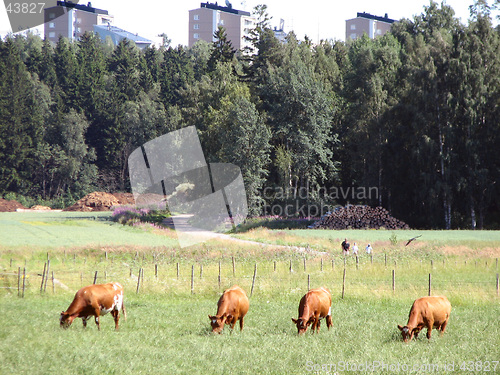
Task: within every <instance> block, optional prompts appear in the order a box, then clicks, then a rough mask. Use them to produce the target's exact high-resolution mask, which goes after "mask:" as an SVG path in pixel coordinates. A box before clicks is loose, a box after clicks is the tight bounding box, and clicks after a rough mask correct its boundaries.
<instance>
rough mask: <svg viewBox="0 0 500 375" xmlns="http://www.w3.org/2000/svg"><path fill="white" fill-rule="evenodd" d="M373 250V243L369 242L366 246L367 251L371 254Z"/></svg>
mask: <svg viewBox="0 0 500 375" xmlns="http://www.w3.org/2000/svg"><path fill="white" fill-rule="evenodd" d="M372 251H373V248H372V245H370V244H368V246H367V247H366V253H367V254H368V255H370V254H371V253H372Z"/></svg>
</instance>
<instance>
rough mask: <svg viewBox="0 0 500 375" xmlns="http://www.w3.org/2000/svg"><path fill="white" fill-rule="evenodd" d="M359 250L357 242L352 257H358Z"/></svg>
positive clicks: (353, 246) (353, 247)
mask: <svg viewBox="0 0 500 375" xmlns="http://www.w3.org/2000/svg"><path fill="white" fill-rule="evenodd" d="M358 250H359V249H358V245H356V242H354V245H352V256H357V255H358Z"/></svg>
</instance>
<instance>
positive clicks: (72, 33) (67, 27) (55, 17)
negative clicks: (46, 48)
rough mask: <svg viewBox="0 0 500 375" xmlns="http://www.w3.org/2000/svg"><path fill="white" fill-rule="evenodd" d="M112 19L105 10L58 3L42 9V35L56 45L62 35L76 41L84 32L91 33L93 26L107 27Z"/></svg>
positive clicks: (89, 4) (63, 2)
mask: <svg viewBox="0 0 500 375" xmlns="http://www.w3.org/2000/svg"><path fill="white" fill-rule="evenodd" d="M113 21H114V17H113V16H112V15H110V14H109V13H108V11H107V10H103V9H97V8H94V7H92V5H91V3H90V2H89V3H88V4H87V5H83V4H75V3H72V2H70V1H58V2H57V5H56V6H54V7H50V8H45V9H44V34H45V37H46V38H47V39H48V40H50V41H51V42H54V43H57V41H58V40H59V36H60V35H62V36H63V37H66V38H68V39H70V40H78V39H79V38H80V37H81V36H82V35H83V34H84V33H85V32H86V31H88V32H93V31H94V25H109V24H112V23H113Z"/></svg>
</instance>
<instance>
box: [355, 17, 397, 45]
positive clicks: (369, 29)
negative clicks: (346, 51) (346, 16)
mask: <svg viewBox="0 0 500 375" xmlns="http://www.w3.org/2000/svg"><path fill="white" fill-rule="evenodd" d="M394 22H395V20H393V19H390V18H389V17H388V15H387V13H386V14H385V16H384V17H379V16H374V15H372V14H369V13H359V12H358V13H357V17H356V18H352V19H350V20H347V21H345V40H346V41H348V40H349V39H352V40H354V39H357V38H360V37H361V36H363V34H364V33H366V34H367V35H368V37H369V38H371V39H373V38H375V37H377V36H380V35H384V34H385V33H386V32H388V31H389V30H390V29H391V25H392V24H393V23H394Z"/></svg>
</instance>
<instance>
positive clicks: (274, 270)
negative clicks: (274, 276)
mask: <svg viewBox="0 0 500 375" xmlns="http://www.w3.org/2000/svg"><path fill="white" fill-rule="evenodd" d="M274 272H276V261H274Z"/></svg>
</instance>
